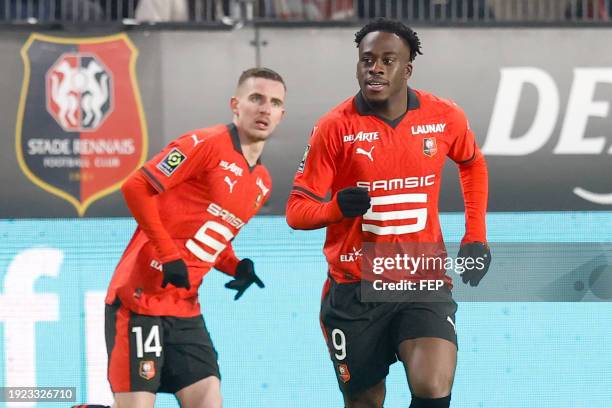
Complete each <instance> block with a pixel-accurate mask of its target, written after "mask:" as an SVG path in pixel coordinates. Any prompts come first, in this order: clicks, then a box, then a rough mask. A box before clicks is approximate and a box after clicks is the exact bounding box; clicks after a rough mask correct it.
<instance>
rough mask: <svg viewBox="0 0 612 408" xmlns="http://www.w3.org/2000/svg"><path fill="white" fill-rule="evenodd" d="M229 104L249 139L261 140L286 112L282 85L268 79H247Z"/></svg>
mask: <svg viewBox="0 0 612 408" xmlns="http://www.w3.org/2000/svg"><path fill="white" fill-rule="evenodd" d="M230 104H231V108H232V112H233V113H234V122H235V124H236V126H237V127H238V129H239V130H240V131H241V133H242V134H244V135H245V136H246V137H247V138H249V139H250V140H251V141H254V142H257V141H264V140H266V139H268V137H269V136H270V134H271V133H272V132H273V131H274V129H275V128H276V126H277V125H278V124H279V122H280V121H281V119H282V117H283V115H284V113H285V107H284V106H285V87H284V86H283V84H281V83H280V82H278V81H273V80H271V79H265V78H248V79H247V80H246V81H244V82H243V83H242V85H240V86H239V87H238V89H237V91H236V95H235V96H233V97H232V100H231V103H230Z"/></svg>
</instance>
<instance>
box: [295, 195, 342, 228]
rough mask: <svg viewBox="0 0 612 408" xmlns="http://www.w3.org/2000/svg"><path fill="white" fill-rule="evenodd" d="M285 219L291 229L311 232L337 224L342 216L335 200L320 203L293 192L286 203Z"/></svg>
mask: <svg viewBox="0 0 612 408" xmlns="http://www.w3.org/2000/svg"><path fill="white" fill-rule="evenodd" d="M286 218H287V224H289V226H290V227H291V228H293V229H302V230H311V229H317V228H323V227H326V226H328V225H330V224H334V223H336V222H339V221H341V220H342V218H343V215H342V212H341V211H340V208H339V207H338V203H337V202H336V200H331V201H329V202H326V203H321V202H318V201H315V200H313V199H311V198H308V197H305V196H304V195H302V194H300V193H298V192H295V191H294V192H292V193H291V195H290V196H289V200H288V201H287V209H286Z"/></svg>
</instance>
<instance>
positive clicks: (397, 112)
mask: <svg viewBox="0 0 612 408" xmlns="http://www.w3.org/2000/svg"><path fill="white" fill-rule="evenodd" d="M368 104H369V105H370V109H372V111H373V112H374V113H375V114H376V115H378V116H380V117H382V118H384V119H387V120H395V119H397V118H399V117H400V116H402V115H403V114H404V113H406V111H407V110H408V100H407V98H406V94H405V93H399V94H397V95H391V96H390V97H389V99H387V100H386V101H384V102H382V103H371V102H368Z"/></svg>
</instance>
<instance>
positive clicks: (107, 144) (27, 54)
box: [15, 34, 147, 216]
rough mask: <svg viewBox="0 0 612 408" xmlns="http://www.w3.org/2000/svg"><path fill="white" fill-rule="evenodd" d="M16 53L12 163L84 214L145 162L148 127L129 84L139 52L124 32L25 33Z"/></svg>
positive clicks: (137, 95)
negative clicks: (19, 66)
mask: <svg viewBox="0 0 612 408" xmlns="http://www.w3.org/2000/svg"><path fill="white" fill-rule="evenodd" d="M21 56H22V58H23V64H24V77H23V84H22V88H21V97H20V101H19V109H18V113H17V126H16V132H15V133H16V139H17V140H16V150H17V160H18V162H19V166H20V167H21V170H22V171H23V172H24V173H25V175H26V176H27V177H28V178H29V179H30V180H31V181H32V182H33V183H35V184H36V185H38V186H40V187H41V188H43V189H45V190H46V191H48V192H50V193H52V194H55V195H57V196H59V197H62V198H64V199H65V200H67V201H69V202H70V203H71V204H72V205H74V207H75V208H76V210H77V212H78V214H79V215H80V216H83V215H84V214H85V211H86V210H87V207H88V206H89V205H90V204H91V203H93V202H94V201H95V200H97V199H99V198H101V197H103V196H105V195H107V194H110V193H112V192H113V191H115V190H117V189H118V188H119V187H120V186H121V183H122V182H123V181H124V180H125V179H126V178H127V177H128V176H129V174H130V173H132V172H133V171H134V170H136V169H137V168H139V167H140V166H141V165H142V164H143V163H144V159H145V157H146V154H147V129H146V122H145V118H144V112H143V109H142V103H141V100H140V92H139V90H138V84H137V81H136V59H137V56H138V51H137V49H136V48H135V47H134V45H133V44H132V42H131V41H130V39H129V38H128V37H127V35H125V34H117V35H112V36H105V37H88V38H63V37H51V36H46V35H41V34H32V35H31V36H30V37H29V38H28V40H27V41H26V43H25V45H24V46H23V48H22V50H21Z"/></svg>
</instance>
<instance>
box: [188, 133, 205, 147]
mask: <svg viewBox="0 0 612 408" xmlns="http://www.w3.org/2000/svg"><path fill="white" fill-rule="evenodd" d="M191 138H192V139H193V147H196V146H197V145H199V144H200V143H202V142H203V141H204V139H202V140H199V139H198V136H197V135H196V134H195V133H194V134H192V135H191Z"/></svg>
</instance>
